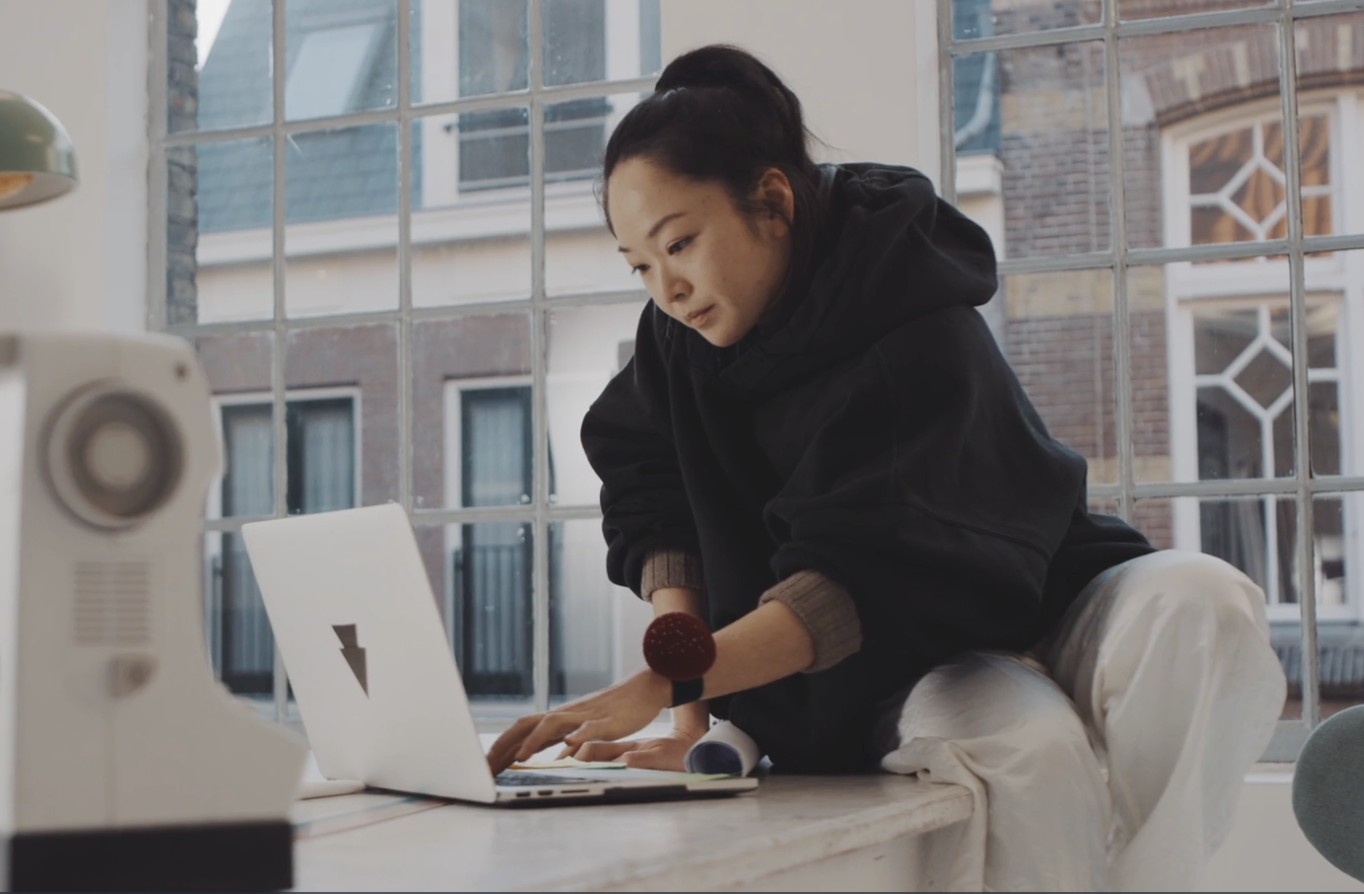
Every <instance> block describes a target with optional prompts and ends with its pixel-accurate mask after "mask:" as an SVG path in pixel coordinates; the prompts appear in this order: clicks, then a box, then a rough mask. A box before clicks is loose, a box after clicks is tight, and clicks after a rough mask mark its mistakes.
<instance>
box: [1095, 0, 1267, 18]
mask: <svg viewBox="0 0 1364 894" xmlns="http://www.w3.org/2000/svg"><path fill="white" fill-rule="evenodd" d="M1274 5H1275V3H1274V0H1199V2H1198V3H1197V4H1191V3H1189V0H1118V17H1119V18H1121V19H1124V20H1131V19H1154V18H1162V17H1164V16H1177V15H1180V14H1181V13H1191V12H1199V13H1202V12H1215V11H1217V10H1221V9H1248V8H1251V7H1255V6H1274Z"/></svg>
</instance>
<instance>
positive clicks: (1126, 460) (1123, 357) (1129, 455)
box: [1100, 0, 1136, 522]
mask: <svg viewBox="0 0 1364 894" xmlns="http://www.w3.org/2000/svg"><path fill="white" fill-rule="evenodd" d="M1103 22H1104V60H1105V62H1104V87H1105V89H1106V91H1107V94H1106V95H1107V97H1108V103H1107V104H1108V109H1107V112H1108V116H1107V119H1108V158H1109V162H1108V189H1109V198H1110V199H1111V201H1110V202H1109V205H1108V208H1109V211H1108V230H1109V234H1110V238H1109V250H1110V251H1111V252H1112V260H1113V323H1112V325H1113V367H1114V368H1113V378H1114V383H1113V384H1114V388H1113V392H1114V397H1115V399H1116V403H1117V406H1116V407H1115V408H1114V410H1115V412H1114V414H1113V415H1114V429H1115V430H1114V437H1115V438H1116V439H1117V448H1118V486H1119V497H1118V514H1119V515H1121V516H1122V518H1123V520H1125V521H1127V522H1131V521H1132V520H1133V517H1134V515H1135V512H1136V506H1135V504H1134V502H1133V499H1132V487H1133V485H1134V484H1135V483H1136V471H1135V469H1136V463H1135V447H1134V445H1133V438H1132V432H1133V430H1134V428H1135V426H1134V425H1133V420H1132V358H1131V355H1130V351H1131V339H1130V338H1129V333H1130V331H1131V321H1130V319H1129V317H1128V311H1129V305H1128V295H1127V204H1126V191H1125V185H1126V184H1125V182H1124V167H1123V162H1124V157H1123V126H1122V92H1121V91H1122V84H1121V80H1120V79H1121V77H1122V75H1121V68H1122V61H1121V57H1120V55H1119V53H1118V34H1117V22H1118V0H1104V2H1103ZM1100 451H1101V452H1103V445H1100Z"/></svg>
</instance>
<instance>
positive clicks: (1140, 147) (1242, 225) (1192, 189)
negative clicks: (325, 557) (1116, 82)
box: [1118, 25, 1285, 248]
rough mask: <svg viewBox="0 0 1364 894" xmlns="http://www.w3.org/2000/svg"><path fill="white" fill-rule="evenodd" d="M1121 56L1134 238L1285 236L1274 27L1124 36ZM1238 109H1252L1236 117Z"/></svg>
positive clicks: (1144, 241)
mask: <svg viewBox="0 0 1364 894" xmlns="http://www.w3.org/2000/svg"><path fill="white" fill-rule="evenodd" d="M1118 55H1119V60H1120V66H1121V76H1122V94H1123V108H1122V122H1123V146H1124V156H1123V176H1124V193H1125V202H1126V213H1127V236H1128V242H1129V244H1130V245H1131V246H1132V247H1134V248H1150V247H1156V246H1162V245H1172V246H1184V245H1206V244H1217V243H1234V242H1245V241H1251V240H1260V239H1276V238H1281V237H1282V235H1283V232H1282V227H1283V226H1284V213H1285V209H1284V207H1283V202H1282V199H1283V160H1282V156H1283V152H1282V145H1283V137H1282V132H1283V129H1282V118H1281V115H1280V113H1279V49H1278V38H1277V31H1276V29H1275V27H1274V26H1272V25H1249V26H1239V27H1235V28H1213V29H1204V30H1198V31H1186V32H1176V33H1172V34H1160V35H1155V36H1151V37H1129V38H1123V39H1122V40H1120V41H1119V45H1118ZM1229 107H1230V108H1236V107H1239V108H1242V109H1244V110H1245V113H1244V114H1243V115H1240V116H1238V118H1237V119H1232V120H1228V119H1227V117H1226V112H1225V111H1224V110H1225V109H1227V108H1229ZM1214 112H1219V113H1220V114H1216V115H1214V114H1210V113H1214ZM1276 140H1277V143H1276V142H1275V141H1276ZM1162 147H1165V148H1164V149H1163V148H1162Z"/></svg>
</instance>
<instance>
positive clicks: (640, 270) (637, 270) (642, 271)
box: [630, 264, 649, 276]
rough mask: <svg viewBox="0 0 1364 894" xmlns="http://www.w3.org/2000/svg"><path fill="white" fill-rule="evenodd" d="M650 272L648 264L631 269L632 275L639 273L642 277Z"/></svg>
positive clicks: (637, 265)
mask: <svg viewBox="0 0 1364 894" xmlns="http://www.w3.org/2000/svg"><path fill="white" fill-rule="evenodd" d="M648 270H649V265H648V264H636V265H635V266H633V267H631V268H630V272H631V273H638V274H640V275H641V276H642V275H643V274H645V273H646V272H648Z"/></svg>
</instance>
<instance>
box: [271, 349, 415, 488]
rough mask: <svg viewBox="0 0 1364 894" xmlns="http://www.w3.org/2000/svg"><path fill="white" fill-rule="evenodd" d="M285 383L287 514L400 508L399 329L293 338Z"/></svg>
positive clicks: (287, 353) (286, 363) (288, 353)
mask: <svg viewBox="0 0 1364 894" xmlns="http://www.w3.org/2000/svg"><path fill="white" fill-rule="evenodd" d="M284 377H285V384H286V387H287V388H288V390H289V406H288V412H287V414H286V426H287V434H288V453H289V455H288V457H287V459H288V482H289V484H288V494H287V499H286V502H287V507H288V511H289V513H290V514H297V513H304V512H326V511H329V510H332V509H345V508H349V507H350V506H373V505H377V504H380V503H387V502H389V501H392V500H397V499H398V495H399V486H398V456H399V452H398V451H399V450H400V449H401V448H400V446H399V444H398V406H399V400H400V398H399V394H398V334H397V327H395V326H393V325H389V324H371V325H366V326H326V327H319V328H309V329H300V330H295V331H293V332H290V333H289V338H288V342H287V344H286V351H285V356H284Z"/></svg>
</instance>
